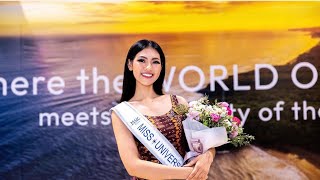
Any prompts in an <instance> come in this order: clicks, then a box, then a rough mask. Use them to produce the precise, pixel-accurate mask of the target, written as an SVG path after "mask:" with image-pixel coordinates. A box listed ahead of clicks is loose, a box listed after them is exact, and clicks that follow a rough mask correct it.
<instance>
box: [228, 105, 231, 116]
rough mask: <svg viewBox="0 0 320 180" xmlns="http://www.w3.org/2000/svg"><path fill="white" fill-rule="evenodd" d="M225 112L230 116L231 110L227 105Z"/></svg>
mask: <svg viewBox="0 0 320 180" xmlns="http://www.w3.org/2000/svg"><path fill="white" fill-rule="evenodd" d="M227 112H228V115H229V116H231V114H232V110H231V109H230V108H229V107H227Z"/></svg>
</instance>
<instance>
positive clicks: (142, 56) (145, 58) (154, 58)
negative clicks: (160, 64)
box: [139, 56, 160, 60]
mask: <svg viewBox="0 0 320 180" xmlns="http://www.w3.org/2000/svg"><path fill="white" fill-rule="evenodd" d="M139 57H141V58H144V59H148V58H147V57H145V56H139ZM152 60H160V59H159V58H152Z"/></svg>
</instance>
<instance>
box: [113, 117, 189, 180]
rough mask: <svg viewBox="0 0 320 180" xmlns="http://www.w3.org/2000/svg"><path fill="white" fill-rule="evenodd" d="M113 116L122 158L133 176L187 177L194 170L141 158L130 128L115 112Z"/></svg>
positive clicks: (115, 133)
mask: <svg viewBox="0 0 320 180" xmlns="http://www.w3.org/2000/svg"><path fill="white" fill-rule="evenodd" d="M111 118H112V127H113V131H114V135H115V138H116V141H117V145H118V150H119V154H120V158H121V160H122V163H123V164H124V166H125V168H126V170H127V172H128V173H129V174H130V175H131V176H136V177H140V178H145V179H187V177H188V176H189V174H190V173H191V172H192V169H193V168H192V167H170V166H166V165H162V164H157V163H153V162H149V161H144V160H141V159H140V158H139V152H138V149H137V146H136V144H135V141H134V138H133V135H132V134H131V132H130V131H129V129H128V128H127V127H126V126H125V125H124V124H123V122H122V121H121V120H120V119H119V117H118V116H117V115H116V114H115V113H114V112H112V115H111Z"/></svg>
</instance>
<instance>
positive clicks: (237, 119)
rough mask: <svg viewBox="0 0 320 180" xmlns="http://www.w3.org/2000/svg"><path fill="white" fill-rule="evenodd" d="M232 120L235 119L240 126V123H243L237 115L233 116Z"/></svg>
mask: <svg viewBox="0 0 320 180" xmlns="http://www.w3.org/2000/svg"><path fill="white" fill-rule="evenodd" d="M232 121H233V122H236V123H237V125H238V126H239V125H240V123H241V120H240V119H239V118H237V117H233V118H232Z"/></svg>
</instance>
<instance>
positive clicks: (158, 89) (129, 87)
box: [120, 39, 166, 102]
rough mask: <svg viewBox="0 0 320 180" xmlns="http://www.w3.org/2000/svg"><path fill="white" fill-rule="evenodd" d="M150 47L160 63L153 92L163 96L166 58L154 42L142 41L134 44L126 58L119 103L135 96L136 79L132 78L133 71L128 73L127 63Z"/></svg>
mask: <svg viewBox="0 0 320 180" xmlns="http://www.w3.org/2000/svg"><path fill="white" fill-rule="evenodd" d="M148 47H151V48H153V49H155V50H156V51H157V52H158V53H159V55H160V61H161V66H162V68H161V72H160V76H159V78H158V79H157V80H156V81H155V82H154V83H153V90H154V92H155V93H156V94H158V95H163V92H162V84H163V81H164V76H165V74H166V70H165V69H166V58H165V56H164V53H163V51H162V49H161V47H160V46H159V44H157V43H156V42H154V41H151V40H146V39H142V40H140V41H138V42H136V43H134V44H133V45H132V46H131V47H130V49H129V51H128V55H127V58H126V62H125V64H124V73H123V84H122V96H121V99H120V102H122V101H129V100H130V99H131V98H132V97H133V96H134V94H135V91H136V79H135V78H134V76H133V71H130V70H129V68H128V62H129V60H130V61H133V59H134V58H135V57H136V55H137V54H138V53H139V52H140V51H142V50H143V49H145V48H148Z"/></svg>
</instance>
